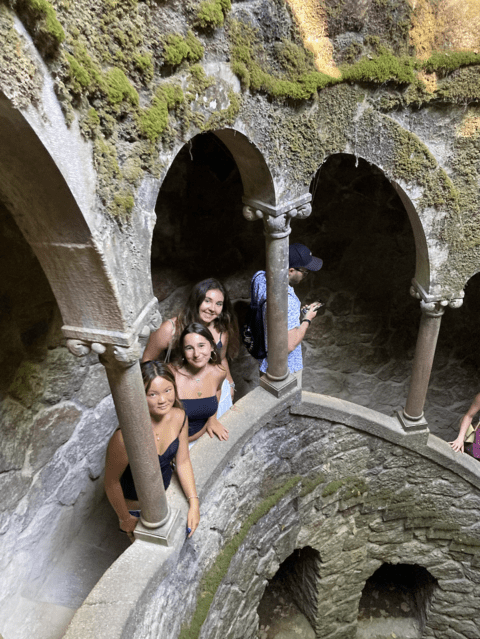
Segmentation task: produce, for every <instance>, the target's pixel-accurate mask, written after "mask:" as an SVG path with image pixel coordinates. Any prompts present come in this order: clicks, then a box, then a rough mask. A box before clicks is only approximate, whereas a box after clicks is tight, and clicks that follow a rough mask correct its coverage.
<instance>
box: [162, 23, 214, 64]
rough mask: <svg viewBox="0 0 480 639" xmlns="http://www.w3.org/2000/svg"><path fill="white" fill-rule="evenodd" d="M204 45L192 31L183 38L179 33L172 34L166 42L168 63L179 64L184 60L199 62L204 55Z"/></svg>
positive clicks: (166, 59) (165, 54)
mask: <svg viewBox="0 0 480 639" xmlns="http://www.w3.org/2000/svg"><path fill="white" fill-rule="evenodd" d="M203 52H204V49H203V46H202V43H201V42H200V40H198V38H196V37H195V34H194V33H193V32H192V31H189V32H188V33H187V36H186V37H185V38H182V36H181V35H179V34H178V33H176V34H170V35H169V36H168V38H167V42H166V44H165V53H164V60H165V63H166V64H169V65H171V66H177V65H179V64H181V63H182V62H183V61H184V60H189V61H190V62H198V60H201V59H202V57H203Z"/></svg>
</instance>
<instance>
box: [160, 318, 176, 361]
mask: <svg viewBox="0 0 480 639" xmlns="http://www.w3.org/2000/svg"><path fill="white" fill-rule="evenodd" d="M168 321H169V322H170V323H171V325H172V328H173V333H172V337H171V338H170V341H169V342H168V348H167V352H166V353H165V359H164V360H163V361H164V363H165V364H168V363H169V362H170V355H171V354H172V346H173V340H174V339H175V333H176V330H177V328H176V326H175V322H174V321H173V320H172V319H169V320H168Z"/></svg>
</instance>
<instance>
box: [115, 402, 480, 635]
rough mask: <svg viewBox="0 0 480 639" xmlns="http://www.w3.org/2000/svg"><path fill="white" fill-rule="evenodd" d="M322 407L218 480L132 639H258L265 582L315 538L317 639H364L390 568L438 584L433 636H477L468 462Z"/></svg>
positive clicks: (382, 420)
mask: <svg viewBox="0 0 480 639" xmlns="http://www.w3.org/2000/svg"><path fill="white" fill-rule="evenodd" d="M246 399H247V398H246ZM246 399H245V400H243V401H246ZM305 400H306V401H305ZM325 401H326V400H323V399H322V398H319V399H318V402H317V401H316V400H315V396H314V395H309V394H307V395H305V396H304V403H303V404H300V405H299V406H298V407H296V408H294V409H293V410H291V411H289V410H286V411H284V412H283V413H281V414H279V415H278V416H277V417H276V418H275V419H274V420H272V421H271V422H270V423H268V424H267V425H265V426H264V427H263V428H262V429H261V430H260V431H258V432H257V433H256V434H253V436H251V437H250V438H249V439H248V441H246V442H245V443H244V444H243V446H241V447H239V448H238V450H237V454H235V455H234V456H233V457H230V459H229V462H228V464H226V465H225V466H224V467H223V468H224V469H223V472H221V473H219V474H218V475H216V476H211V477H210V479H209V482H208V486H209V489H208V492H206V493H204V494H203V493H202V521H201V524H200V527H199V529H198V531H197V532H196V534H195V536H194V537H193V538H192V540H191V541H189V542H186V543H185V544H184V546H183V548H182V549H181V551H180V555H179V557H178V560H177V561H173V562H172V563H171V564H170V566H169V569H168V570H169V573H168V575H167V576H166V578H165V580H164V581H163V582H162V583H161V584H160V585H159V587H158V588H157V589H155V590H152V588H151V587H150V588H149V591H148V593H147V594H145V596H143V597H142V598H141V599H140V600H139V602H138V605H137V606H136V608H135V612H134V613H133V615H132V616H131V618H130V623H129V624H127V626H126V627H125V631H124V634H123V635H122V636H124V637H125V638H126V637H127V636H128V637H130V636H133V637H135V639H140V638H141V639H146V638H147V637H148V638H149V639H160V637H165V636H168V637H172V638H174V637H181V638H182V639H186V638H187V637H188V638H189V639H193V638H194V637H197V636H198V637H201V638H202V639H207V638H208V639H214V638H215V639H220V638H224V637H228V638H229V639H237V638H238V639H247V638H248V637H252V638H253V637H255V636H256V632H257V626H258V616H257V612H256V610H257V606H258V603H259V601H260V599H261V597H262V595H263V592H264V589H265V587H266V585H267V583H268V580H269V579H270V578H271V577H272V576H273V575H274V574H275V573H276V572H277V570H278V568H279V565H280V564H281V563H282V562H283V561H284V560H285V559H286V558H287V557H288V556H289V555H291V554H292V552H294V550H295V549H301V548H305V547H306V546H309V547H311V548H313V549H314V550H315V551H316V552H318V554H319V558H320V561H319V562H318V563H317V569H318V578H317V583H316V596H317V598H318V608H317V613H316V620H315V622H316V623H315V626H316V633H317V636H318V637H319V638H320V637H322V639H330V638H331V639H333V638H335V639H347V638H350V637H351V638H353V637H355V632H356V619H357V614H358V604H359V601H360V597H361V594H362V590H363V588H364V585H365V582H366V580H367V579H368V578H369V577H370V576H371V575H372V574H373V573H374V572H375V570H377V569H378V568H379V567H380V566H381V565H382V564H383V563H385V562H387V563H391V564H397V563H402V564H417V565H419V566H422V567H425V568H426V569H427V570H428V571H429V572H430V574H431V575H432V576H433V577H434V578H435V579H436V580H437V581H438V587H437V588H436V589H435V591H434V592H433V593H432V597H431V605H430V609H429V610H428V612H427V615H426V622H425V628H424V633H423V636H424V637H431V638H434V637H435V639H451V638H452V637H455V638H457V637H458V638H462V639H476V637H478V634H479V632H480V626H479V624H478V621H477V620H476V616H475V614H474V610H475V609H476V600H477V598H478V596H479V594H480V591H479V588H480V585H479V584H480V572H479V568H480V559H479V557H480V554H479V553H480V537H479V535H478V513H479V508H480V494H477V493H478V490H477V488H476V485H475V481H476V480H475V479H474V474H470V475H469V472H470V471H467V466H468V467H469V463H467V465H466V466H464V467H463V470H462V475H463V478H462V476H460V475H459V474H457V473H456V472H453V469H454V468H455V467H454V466H452V470H449V468H448V467H447V464H446V462H447V459H448V458H449V457H450V456H451V455H450V453H448V450H449V449H448V447H447V446H446V445H445V444H442V442H440V441H439V440H435V438H433V440H435V441H433V440H432V442H431V444H429V447H428V448H427V447H425V443H424V440H423V443H422V439H421V438H420V439H419V438H418V437H416V438H413V439H412V438H408V437H407V436H405V435H404V434H402V431H401V429H400V426H399V425H398V426H397V423H396V422H395V420H393V419H390V418H386V417H381V416H379V415H378V414H375V413H373V412H371V411H367V410H365V409H360V408H356V409H353V407H352V409H349V408H348V405H347V404H343V403H342V402H335V401H334V400H330V401H329V402H327V404H328V403H329V404H331V408H330V409H327V410H326V411H325V410H324V408H323V407H324V406H326V403H325ZM335 406H336V407H338V410H337V409H333V408H332V407H335ZM343 410H345V411H346V412H345V413H343ZM322 411H323V413H324V417H320V414H321V413H322ZM328 413H330V417H327V416H326V415H327V414H328ZM334 413H335V414H336V418H335V417H333V415H334ZM316 414H317V415H318V417H315V416H314V415H316ZM342 414H343V415H344V417H342ZM344 421H345V422H347V423H348V424H350V425H348V426H347V425H346V423H342V422H344ZM381 433H383V434H384V435H385V438H383V437H382V436H379V435H381ZM388 440H390V441H388ZM437 442H438V443H437ZM417 451H418V452H417ZM434 451H437V452H434ZM435 459H436V461H435ZM442 459H443V461H442ZM465 461H467V462H468V460H465ZM449 463H450V462H449ZM472 464H473V466H472V470H473V469H474V468H475V463H474V462H472ZM458 470H461V469H460V467H458ZM152 585H153V584H152ZM180 609H181V610H182V614H179V610H180Z"/></svg>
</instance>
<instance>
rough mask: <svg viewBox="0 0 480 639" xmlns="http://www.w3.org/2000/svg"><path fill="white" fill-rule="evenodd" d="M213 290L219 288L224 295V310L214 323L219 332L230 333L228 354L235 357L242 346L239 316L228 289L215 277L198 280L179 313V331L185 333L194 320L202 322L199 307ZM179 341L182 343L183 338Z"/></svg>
mask: <svg viewBox="0 0 480 639" xmlns="http://www.w3.org/2000/svg"><path fill="white" fill-rule="evenodd" d="M213 290H219V291H220V292H221V293H222V295H223V308H222V312H221V313H220V315H219V316H218V317H216V318H215V320H214V322H213V325H214V326H215V328H216V329H217V331H218V332H219V333H228V346H227V355H228V357H229V358H234V357H236V356H237V354H238V349H239V348H240V340H239V336H238V335H239V333H238V324H237V318H236V316H235V312H234V310H233V306H232V302H231V301H230V296H229V294H228V291H227V289H226V288H225V286H224V285H223V284H222V283H221V282H220V281H219V280H216V279H214V278H213V277H210V278H208V279H206V280H202V281H201V282H198V283H197V284H195V286H194V287H193V288H192V290H191V291H190V294H189V296H188V299H187V302H186V304H185V307H184V308H183V309H182V311H181V312H180V313H179V314H178V319H177V321H178V333H181V334H183V331H184V329H185V327H186V326H188V325H189V324H192V323H194V322H195V323H198V324H202V321H201V319H200V315H199V313H198V309H199V308H200V305H201V304H202V302H203V301H204V299H205V297H206V295H207V292H208V291H213ZM178 343H179V345H181V340H179V342H178Z"/></svg>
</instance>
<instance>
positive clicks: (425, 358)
mask: <svg viewBox="0 0 480 639" xmlns="http://www.w3.org/2000/svg"><path fill="white" fill-rule="evenodd" d="M410 292H411V294H412V295H413V296H415V297H417V298H419V297H420V294H419V293H418V292H417V291H416V290H415V288H413V287H412V289H411V290H410ZM462 303H463V299H461V298H457V299H452V300H445V299H443V300H435V301H425V300H423V299H421V301H420V308H421V310H422V317H421V320H420V328H419V331H418V337H417V344H416V347H415V356H414V359H413V367H412V375H411V378H410V386H409V390H408V396H407V401H406V404H405V408H404V409H403V411H400V412H399V413H398V416H399V419H400V422H401V424H402V426H403V428H404V430H405V431H407V432H415V431H421V430H423V431H425V430H427V431H428V429H427V421H426V419H425V416H424V413H423V409H424V406H425V399H426V397H427V391H428V384H429V382H430V373H431V371H432V365H433V358H434V356H435V348H436V346H437V339H438V334H439V332H440V323H441V321H442V315H443V314H444V312H445V308H446V307H447V306H450V307H451V308H459V307H460V306H461V305H462Z"/></svg>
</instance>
